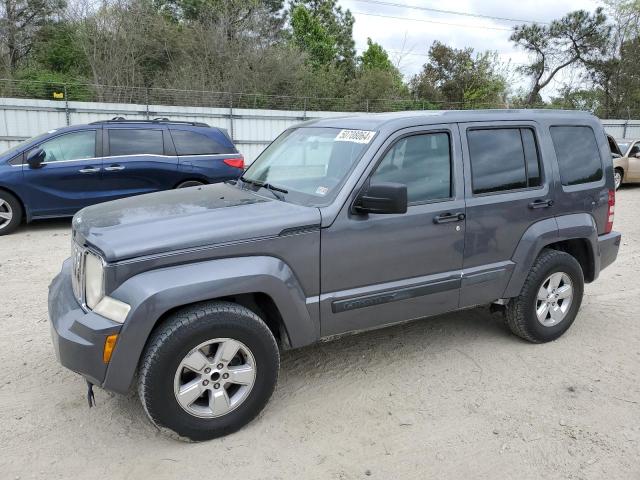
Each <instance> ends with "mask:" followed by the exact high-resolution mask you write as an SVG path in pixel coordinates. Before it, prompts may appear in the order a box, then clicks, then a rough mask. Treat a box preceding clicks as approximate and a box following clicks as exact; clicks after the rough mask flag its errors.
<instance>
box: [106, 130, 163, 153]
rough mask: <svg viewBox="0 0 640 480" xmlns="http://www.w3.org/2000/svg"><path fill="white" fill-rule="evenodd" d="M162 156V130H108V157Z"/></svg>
mask: <svg viewBox="0 0 640 480" xmlns="http://www.w3.org/2000/svg"><path fill="white" fill-rule="evenodd" d="M144 154H147V155H163V154H164V144H163V142H162V130H151V129H146V130H145V129H129V128H127V129H125V128H113V129H109V155H111V156H116V155H144Z"/></svg>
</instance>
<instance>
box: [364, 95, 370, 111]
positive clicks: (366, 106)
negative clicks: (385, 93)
mask: <svg viewBox="0 0 640 480" xmlns="http://www.w3.org/2000/svg"><path fill="white" fill-rule="evenodd" d="M364 104H365V109H366V110H365V111H366V112H368V111H369V99H368V98H367V99H366V100H365V101H364Z"/></svg>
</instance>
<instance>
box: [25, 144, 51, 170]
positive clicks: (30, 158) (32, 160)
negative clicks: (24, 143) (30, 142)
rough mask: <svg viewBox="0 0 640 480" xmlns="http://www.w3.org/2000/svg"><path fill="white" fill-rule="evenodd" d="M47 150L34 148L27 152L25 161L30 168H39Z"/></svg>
mask: <svg viewBox="0 0 640 480" xmlns="http://www.w3.org/2000/svg"><path fill="white" fill-rule="evenodd" d="M46 156H47V152H45V151H44V150H43V149H41V148H34V149H33V150H31V151H30V152H29V153H28V154H27V163H28V164H29V167H31V168H40V167H41V166H42V162H44V159H45V157H46Z"/></svg>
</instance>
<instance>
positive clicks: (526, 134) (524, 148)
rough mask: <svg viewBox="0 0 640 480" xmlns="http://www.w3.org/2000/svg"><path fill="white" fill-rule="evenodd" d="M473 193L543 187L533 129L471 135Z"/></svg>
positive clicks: (479, 131) (511, 129) (482, 130)
mask: <svg viewBox="0 0 640 480" xmlns="http://www.w3.org/2000/svg"><path fill="white" fill-rule="evenodd" d="M467 142H468V144H469V156H470V158H471V182H472V185H473V193H475V194H482V193H491V192H501V191H507V190H515V189H519V188H534V187H539V186H540V185H541V184H542V175H541V169H540V155H539V153H538V147H537V145H536V140H535V135H534V133H533V130H532V129H530V128H491V129H477V130H476V129H474V130H469V131H468V132H467Z"/></svg>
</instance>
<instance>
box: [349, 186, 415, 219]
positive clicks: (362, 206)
mask: <svg viewBox="0 0 640 480" xmlns="http://www.w3.org/2000/svg"><path fill="white" fill-rule="evenodd" d="M354 210H355V211H356V212H357V213H407V186H406V185H403V184H401V183H374V184H373V185H369V187H368V188H366V189H365V190H364V191H363V192H362V193H360V195H359V196H358V198H357V199H356V202H355V204H354Z"/></svg>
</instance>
